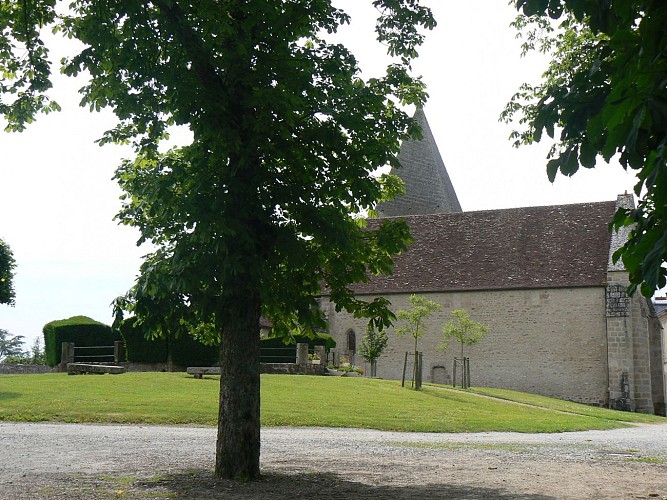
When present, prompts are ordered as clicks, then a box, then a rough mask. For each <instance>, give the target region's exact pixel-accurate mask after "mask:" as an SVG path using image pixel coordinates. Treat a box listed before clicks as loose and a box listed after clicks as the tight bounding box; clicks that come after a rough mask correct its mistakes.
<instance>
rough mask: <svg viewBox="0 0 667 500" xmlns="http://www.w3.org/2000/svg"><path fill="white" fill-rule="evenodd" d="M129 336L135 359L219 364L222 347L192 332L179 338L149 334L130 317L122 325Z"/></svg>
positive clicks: (125, 336) (130, 355)
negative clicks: (212, 344) (204, 341)
mask: <svg viewBox="0 0 667 500" xmlns="http://www.w3.org/2000/svg"><path fill="white" fill-rule="evenodd" d="M120 332H121V334H122V336H123V339H124V340H125V350H126V352H127V360H128V361H131V362H134V363H166V362H167V361H168V360H169V358H171V362H172V363H173V364H174V365H176V366H186V367H187V366H215V365H216V364H218V359H219V354H218V351H219V349H220V348H219V347H218V346H208V345H204V344H202V343H201V342H199V341H198V340H196V339H195V338H194V337H192V336H190V335H181V336H179V337H178V338H173V337H170V338H169V339H164V338H146V333H147V332H146V331H145V330H144V329H143V328H141V326H138V325H137V324H136V318H134V317H132V318H127V319H126V320H123V322H122V323H121V325H120Z"/></svg>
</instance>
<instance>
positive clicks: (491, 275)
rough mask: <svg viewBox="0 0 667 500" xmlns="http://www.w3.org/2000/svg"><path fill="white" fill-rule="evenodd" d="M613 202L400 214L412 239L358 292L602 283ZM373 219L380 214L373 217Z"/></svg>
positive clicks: (378, 292)
mask: <svg viewBox="0 0 667 500" xmlns="http://www.w3.org/2000/svg"><path fill="white" fill-rule="evenodd" d="M614 211H615V202H613V201H610V202H600V203H582V204H573V205H558V206H547V207H526V208H510V209H504V210H486V211H479V212H461V213H452V214H433V215H419V216H407V217H403V219H405V220H406V221H407V223H408V225H409V226H410V231H411V233H412V236H413V238H414V242H413V243H412V245H410V247H409V249H408V251H407V252H405V253H404V254H402V255H400V256H398V257H397V258H396V259H395V263H396V267H395V269H394V273H393V274H392V275H391V276H379V277H374V278H373V279H372V280H371V281H370V282H368V283H362V284H358V285H355V287H354V289H355V291H357V293H372V294H381V293H406V292H407V293H412V292H440V291H463V290H499V289H519V288H553V287H588V286H601V285H604V284H605V283H606V276H607V262H608V253H609V244H610V238H611V235H610V232H609V230H608V223H609V222H610V221H611V220H612V218H613V214H614ZM373 223H374V224H377V223H378V221H373Z"/></svg>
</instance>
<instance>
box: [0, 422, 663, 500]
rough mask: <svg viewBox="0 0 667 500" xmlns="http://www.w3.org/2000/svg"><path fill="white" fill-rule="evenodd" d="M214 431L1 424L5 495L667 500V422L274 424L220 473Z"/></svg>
mask: <svg viewBox="0 0 667 500" xmlns="http://www.w3.org/2000/svg"><path fill="white" fill-rule="evenodd" d="M214 447H215V429H212V428H204V427H163V426H159V427H158V426H114V425H78V424H51V423H48V424H47V423H44V424H21V423H0V498H3V499H4V498H7V499H15V498H31V499H32V498H68V499H78V498H80V499H83V498H85V499H90V498H202V499H206V498H244V499H245V498H248V499H249V498H286V499H287V498H313V497H317V496H321V497H323V498H355V499H356V498H369V499H370V498H373V499H377V498H405V499H420V500H424V499H428V498H527V499H544V498H662V499H667V425H661V426H656V425H651V426H638V427H632V428H627V429H619V430H612V431H589V432H571V433H564V434H516V433H502V432H501V433H479V434H425V433H397V432H379V431H371V430H359V429H329V428H299V429H297V428H267V429H263V431H262V470H263V473H264V477H263V479H262V480H260V481H257V482H252V483H247V484H238V483H234V482H230V481H214V480H213V479H212V478H211V470H212V468H213V464H214V457H215V449H214Z"/></svg>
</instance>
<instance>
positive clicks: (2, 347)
mask: <svg viewBox="0 0 667 500" xmlns="http://www.w3.org/2000/svg"><path fill="white" fill-rule="evenodd" d="M23 338H24V337H23V335H12V334H11V333H9V332H8V331H7V330H2V329H0V361H2V360H3V359H4V358H6V357H8V356H21V355H23V354H24V352H23V347H24V346H23Z"/></svg>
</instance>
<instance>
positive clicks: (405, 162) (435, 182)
mask: <svg viewBox="0 0 667 500" xmlns="http://www.w3.org/2000/svg"><path fill="white" fill-rule="evenodd" d="M413 118H414V119H415V120H416V121H417V123H419V126H420V127H421V129H422V139H421V140H420V141H405V142H403V144H402V145H401V151H400V153H399V155H398V161H399V162H400V164H401V168H399V169H396V170H394V169H392V171H391V173H392V174H395V175H397V176H398V177H400V178H401V179H402V180H403V183H404V184H405V190H406V193H405V195H403V196H399V197H398V198H396V199H394V200H392V201H389V202H386V203H381V204H379V205H378V207H377V211H378V214H379V215H380V217H396V216H403V215H420V214H434V213H436V214H442V213H451V212H460V211H461V205H460V204H459V200H458V198H457V197H456V192H455V191H454V186H453V185H452V181H451V180H450V178H449V174H448V173H447V169H446V168H445V164H444V162H443V161H442V157H441V156H440V152H439V151H438V146H437V144H436V142H435V138H434V137H433V133H432V132H431V127H429V124H428V121H427V120H426V115H425V114H424V111H423V110H422V109H421V108H419V109H417V111H415V114H414V117H413Z"/></svg>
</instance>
